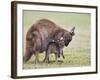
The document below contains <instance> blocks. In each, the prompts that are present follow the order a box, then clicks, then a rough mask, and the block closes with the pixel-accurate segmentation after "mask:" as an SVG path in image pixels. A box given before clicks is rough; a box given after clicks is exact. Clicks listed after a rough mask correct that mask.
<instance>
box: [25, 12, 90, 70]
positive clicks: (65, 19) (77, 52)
mask: <svg viewBox="0 0 100 80" xmlns="http://www.w3.org/2000/svg"><path fill="white" fill-rule="evenodd" d="M23 14H24V15H23V26H24V48H23V50H24V52H25V35H26V32H27V31H28V29H29V28H30V27H31V25H32V24H33V23H35V22H36V21H37V20H39V19H42V18H46V19H49V20H52V21H54V22H55V23H56V24H58V25H60V26H61V25H62V27H64V28H66V29H70V28H71V27H70V26H75V36H74V37H73V40H72V41H71V42H70V44H69V45H68V47H65V48H64V56H65V59H63V58H59V61H58V62H55V56H54V55H53V54H51V55H50V61H51V62H50V63H49V64H48V63H43V62H42V61H43V59H44V53H41V54H39V59H40V61H41V63H40V64H37V65H35V64H34V59H35V56H34V55H33V56H32V58H31V59H30V60H29V61H28V62H27V63H25V64H23V68H24V69H32V68H54V67H80V66H90V65H91V61H90V60H91V44H90V43H91V37H90V33H91V32H90V31H91V27H90V26H91V25H90V24H91V23H90V22H91V18H90V17H91V16H90V14H86V13H84V14H82V13H61V12H43V11H42V12H41V11H23ZM23 54H24V53H23Z"/></svg>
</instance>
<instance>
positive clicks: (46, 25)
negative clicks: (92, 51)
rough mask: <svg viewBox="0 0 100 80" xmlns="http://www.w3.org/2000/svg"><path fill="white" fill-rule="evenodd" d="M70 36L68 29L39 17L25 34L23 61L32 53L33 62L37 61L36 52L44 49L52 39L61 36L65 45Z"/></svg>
mask: <svg viewBox="0 0 100 80" xmlns="http://www.w3.org/2000/svg"><path fill="white" fill-rule="evenodd" d="M72 36H73V35H72V34H71V33H70V32H69V31H67V30H64V29H62V28H61V27H59V26H58V25H57V24H55V23H54V22H52V21H50V20H47V19H41V20H39V21H37V23H35V24H33V25H32V26H31V28H30V29H29V30H28V32H27V34H26V52H25V55H24V62H27V61H28V60H29V59H30V57H31V56H32V55H33V54H34V55H35V57H36V58H35V63H37V62H39V58H38V53H40V52H43V51H45V50H46V48H47V45H48V43H49V42H50V41H51V40H52V39H55V40H58V39H60V38H61V37H63V38H64V43H65V46H67V45H68V44H69V42H70V41H71V39H72ZM68 39H70V40H68Z"/></svg>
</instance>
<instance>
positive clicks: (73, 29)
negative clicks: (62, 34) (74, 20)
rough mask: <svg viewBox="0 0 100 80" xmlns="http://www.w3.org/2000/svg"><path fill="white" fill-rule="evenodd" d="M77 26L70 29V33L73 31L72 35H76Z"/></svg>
mask: <svg viewBox="0 0 100 80" xmlns="http://www.w3.org/2000/svg"><path fill="white" fill-rule="evenodd" d="M74 31H75V27H73V28H72V29H71V30H70V33H71V35H72V36H73V35H75V32H74Z"/></svg>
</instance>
